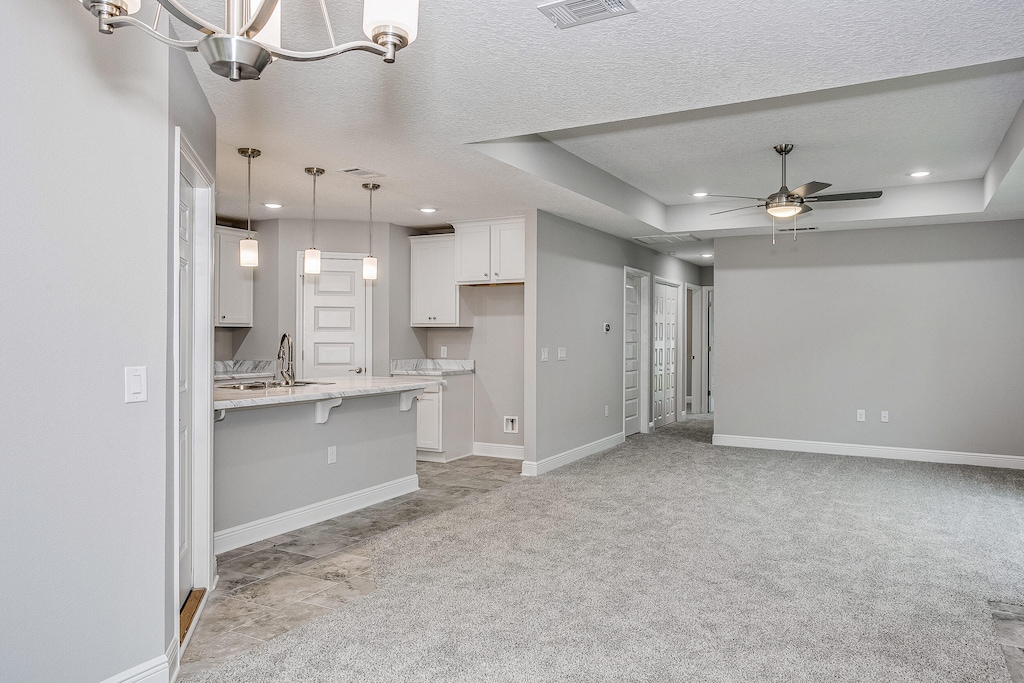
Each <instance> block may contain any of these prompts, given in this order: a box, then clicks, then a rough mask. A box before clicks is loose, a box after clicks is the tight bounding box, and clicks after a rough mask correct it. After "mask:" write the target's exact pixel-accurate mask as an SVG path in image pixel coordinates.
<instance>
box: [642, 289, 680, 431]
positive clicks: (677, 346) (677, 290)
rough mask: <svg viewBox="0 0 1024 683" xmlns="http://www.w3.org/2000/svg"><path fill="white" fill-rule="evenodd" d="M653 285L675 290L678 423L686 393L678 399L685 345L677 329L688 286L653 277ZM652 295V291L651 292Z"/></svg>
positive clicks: (676, 411)
mask: <svg viewBox="0 0 1024 683" xmlns="http://www.w3.org/2000/svg"><path fill="white" fill-rule="evenodd" d="M654 283H655V284H656V285H657V284H660V285H668V286H669V287H675V288H676V357H675V363H676V373H675V377H676V410H675V413H676V415H675V418H676V421H677V422H678V421H679V420H681V419H682V418H683V415H685V414H686V393H685V391H684V393H683V396H682V400H680V397H679V377H680V375H685V374H686V369H685V366H684V365H683V364H682V361H683V356H684V355H685V354H686V344H685V343H683V344H680V343H679V342H680V339H681V335H680V334H679V328H680V324H679V322H680V321H681V320H684V318H683V317H682V316H683V314H684V313H685V311H686V301H685V299H686V288H687V286H688V285H687V284H686V283H685V282H679V281H678V280H670V279H669V278H666V277H655V278H654ZM652 294H653V291H652ZM685 329H686V327H685V325H684V326H683V330H684V332H685ZM680 368H682V369H683V371H682V372H680ZM651 371H652V372H653V371H654V370H653V368H652V369H651Z"/></svg>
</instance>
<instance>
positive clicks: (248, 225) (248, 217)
mask: <svg viewBox="0 0 1024 683" xmlns="http://www.w3.org/2000/svg"><path fill="white" fill-rule="evenodd" d="M245 229H246V231H247V232H248V233H249V239H252V155H249V179H248V181H247V182H246V193H245Z"/></svg>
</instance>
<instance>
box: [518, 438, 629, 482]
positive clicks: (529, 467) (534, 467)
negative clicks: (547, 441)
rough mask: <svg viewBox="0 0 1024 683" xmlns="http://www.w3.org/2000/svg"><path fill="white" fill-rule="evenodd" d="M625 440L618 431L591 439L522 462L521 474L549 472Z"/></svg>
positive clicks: (528, 475) (533, 474)
mask: <svg viewBox="0 0 1024 683" xmlns="http://www.w3.org/2000/svg"><path fill="white" fill-rule="evenodd" d="M625 440H626V437H625V434H624V433H623V432H619V433H618V434H612V435H611V436H606V437H605V438H603V439H598V440H597V441H592V442H591V443H588V444H585V445H583V446H580V447H578V448H573V449H572V450H569V451H566V452H564V453H559V454H558V455H552V456H551V457H550V458H544V459H543V460H538V461H537V462H523V476H524V477H536V476H539V475H541V474H544V473H545V472H550V471H551V470H553V469H555V468H557V467H561V466H563V465H568V464H569V463H571V462H576V461H577V460H582V459H583V458H586V457H587V456H590V455H594V454H595V453H600V452H601V451H606V450H608V449H609V448H613V447H615V446H618V445H619V444H620V443H623V442H624V441H625Z"/></svg>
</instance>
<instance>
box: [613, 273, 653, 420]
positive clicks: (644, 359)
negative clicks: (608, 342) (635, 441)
mask: <svg viewBox="0 0 1024 683" xmlns="http://www.w3.org/2000/svg"><path fill="white" fill-rule="evenodd" d="M627 275H634V276H638V277H639V278H640V292H639V299H640V388H639V391H640V433H641V434H650V433H651V432H652V431H654V424H653V423H652V422H651V398H652V397H651V295H652V292H653V288H652V287H651V274H650V273H649V272H648V271H646V270H639V269H638V268H631V267H630V266H623V269H622V337H621V338H620V342H621V343H620V346H619V348H620V349H622V351H623V358H625V348H626V276H627ZM620 370H621V372H622V400H621V401H620V405H621V406H623V411H622V433H623V434H625V432H626V411H625V405H626V366H625V363H623V364H622V367H621V368H620Z"/></svg>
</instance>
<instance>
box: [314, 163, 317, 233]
mask: <svg viewBox="0 0 1024 683" xmlns="http://www.w3.org/2000/svg"><path fill="white" fill-rule="evenodd" d="M316 175H317V174H316V173H314V174H313V248H314V249H316Z"/></svg>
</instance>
